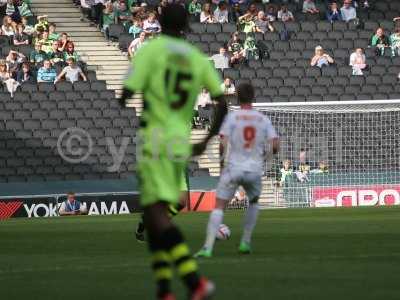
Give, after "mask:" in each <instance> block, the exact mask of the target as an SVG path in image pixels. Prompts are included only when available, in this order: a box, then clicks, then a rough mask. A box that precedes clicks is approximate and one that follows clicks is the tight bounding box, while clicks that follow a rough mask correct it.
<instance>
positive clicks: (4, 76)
mask: <svg viewBox="0 0 400 300" xmlns="http://www.w3.org/2000/svg"><path fill="white" fill-rule="evenodd" d="M1 3H2V4H1ZM0 5H2V6H0V7H1V9H2V11H3V13H5V16H4V17H3V23H2V26H1V29H0V39H1V41H2V49H1V50H2V51H1V52H2V53H3V55H5V57H4V56H3V57H2V58H1V59H0V81H1V83H3V84H4V85H5V86H6V87H7V90H8V91H9V92H10V93H11V95H13V94H14V93H15V91H16V90H17V89H18V87H19V86H20V85H22V84H23V83H25V82H29V83H36V82H37V83H42V82H48V83H57V82H59V81H61V80H67V81H70V82H72V83H73V82H75V81H78V80H81V79H82V80H85V81H86V80H87V78H86V76H85V74H84V72H83V69H84V68H85V65H84V62H83V61H81V59H80V57H79V55H78V53H77V52H76V51H75V45H74V43H73V41H72V40H71V39H70V37H69V36H68V33H58V32H57V28H56V25H55V24H53V23H50V22H49V21H48V18H47V16H37V18H36V17H35V16H33V13H32V11H31V9H30V1H29V0H7V1H5V2H4V1H3V2H0ZM5 52H6V53H5Z"/></svg>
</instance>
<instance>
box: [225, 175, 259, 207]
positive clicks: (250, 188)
mask: <svg viewBox="0 0 400 300" xmlns="http://www.w3.org/2000/svg"><path fill="white" fill-rule="evenodd" d="M240 185H241V186H242V187H243V188H244V190H245V191H246V195H247V197H248V199H249V201H250V202H251V201H254V200H258V198H259V197H260V195H261V174H260V173H259V172H249V171H242V170H234V169H230V168H225V169H224V170H223V171H222V174H221V176H220V178H219V183H218V187H217V198H219V199H222V200H228V201H230V200H231V199H233V197H234V195H235V193H236V190H237V188H238V187H239V186H240Z"/></svg>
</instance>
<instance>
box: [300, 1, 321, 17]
mask: <svg viewBox="0 0 400 300" xmlns="http://www.w3.org/2000/svg"><path fill="white" fill-rule="evenodd" d="M303 13H305V14H319V10H318V9H317V7H316V6H315V2H314V0H304V2H303Z"/></svg>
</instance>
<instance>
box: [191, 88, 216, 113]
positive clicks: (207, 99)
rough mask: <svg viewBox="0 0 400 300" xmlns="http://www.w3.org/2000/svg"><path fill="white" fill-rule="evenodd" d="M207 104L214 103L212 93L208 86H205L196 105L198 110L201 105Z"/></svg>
mask: <svg viewBox="0 0 400 300" xmlns="http://www.w3.org/2000/svg"><path fill="white" fill-rule="evenodd" d="M207 104H212V100H211V96H210V93H209V92H208V91H207V89H206V88H203V89H202V90H201V93H200V94H199V96H198V97H197V102H196V105H195V107H194V108H195V110H198V108H199V106H200V107H205V106H206V105H207Z"/></svg>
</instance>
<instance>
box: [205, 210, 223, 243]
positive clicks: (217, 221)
mask: <svg viewBox="0 0 400 300" xmlns="http://www.w3.org/2000/svg"><path fill="white" fill-rule="evenodd" d="M223 218H224V211H223V210H222V209H214V210H213V211H212V212H211V214H210V219H209V220H208V225H207V237H206V242H205V244H204V248H205V249H207V250H211V251H212V250H213V248H214V243H215V236H216V235H217V231H218V229H219V226H220V225H221V224H222V220H223Z"/></svg>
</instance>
